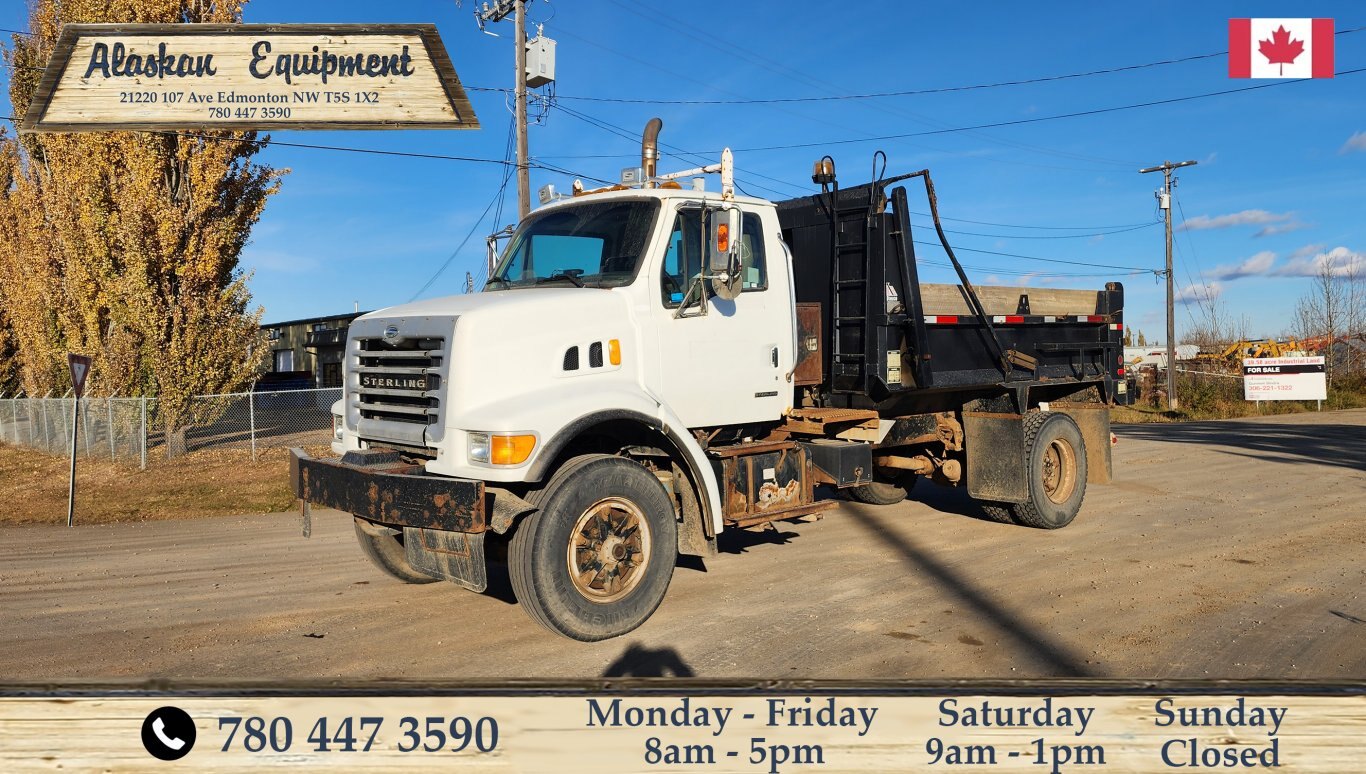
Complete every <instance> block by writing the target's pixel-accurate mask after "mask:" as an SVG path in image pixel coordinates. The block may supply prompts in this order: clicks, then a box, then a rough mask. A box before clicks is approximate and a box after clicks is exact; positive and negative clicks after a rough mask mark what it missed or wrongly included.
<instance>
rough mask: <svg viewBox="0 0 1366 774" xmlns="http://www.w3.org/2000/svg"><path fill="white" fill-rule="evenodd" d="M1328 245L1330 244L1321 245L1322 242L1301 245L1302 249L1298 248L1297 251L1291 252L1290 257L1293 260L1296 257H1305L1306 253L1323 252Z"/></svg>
mask: <svg viewBox="0 0 1366 774" xmlns="http://www.w3.org/2000/svg"><path fill="white" fill-rule="evenodd" d="M1326 247H1328V245H1321V244H1312V245H1305V246H1304V247H1301V248H1300V249H1298V250H1296V251H1295V252H1293V253H1291V254H1290V258H1291V260H1294V259H1295V258H1303V257H1305V256H1306V255H1314V254H1315V253H1321V252H1323V250H1324V248H1326Z"/></svg>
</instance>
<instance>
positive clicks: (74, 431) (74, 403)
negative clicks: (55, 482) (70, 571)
mask: <svg viewBox="0 0 1366 774" xmlns="http://www.w3.org/2000/svg"><path fill="white" fill-rule="evenodd" d="M66 365H67V368H70V369H71V394H72V397H71V485H70V487H69V488H68V490H67V495H66V526H68V527H71V526H75V516H76V438H77V437H78V436H79V435H80V433H79V432H78V429H79V426H80V421H81V412H80V408H81V394H82V393H83V392H85V378H86V377H87V376H89V375H90V358H88V357H86V356H85V355H75V354H68V355H67V356H66ZM89 448H90V447H89V446H88V445H87V446H86V449H87V451H88V450H89Z"/></svg>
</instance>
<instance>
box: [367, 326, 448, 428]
mask: <svg viewBox="0 0 1366 774" xmlns="http://www.w3.org/2000/svg"><path fill="white" fill-rule="evenodd" d="M357 344H358V346H357V349H356V352H355V356H356V361H355V363H354V372H355V374H356V377H357V384H358V385H359V386H358V387H357V390H356V393H357V395H358V397H359V399H360V415H361V418H362V419H379V420H384V421H388V422H408V423H411V424H417V425H435V424H438V423H439V422H440V414H441V398H440V395H441V376H440V374H439V371H440V370H441V366H442V365H443V363H444V358H445V356H446V352H445V345H446V340H445V339H442V338H421V339H405V340H402V341H398V342H395V343H392V344H391V343H389V342H387V341H385V340H384V339H378V338H362V339H358V340H357Z"/></svg>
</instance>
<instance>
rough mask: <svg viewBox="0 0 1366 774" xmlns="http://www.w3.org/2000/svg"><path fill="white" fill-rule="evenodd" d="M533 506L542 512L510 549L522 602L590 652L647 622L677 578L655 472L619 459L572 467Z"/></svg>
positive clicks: (674, 540)
mask: <svg viewBox="0 0 1366 774" xmlns="http://www.w3.org/2000/svg"><path fill="white" fill-rule="evenodd" d="M529 499H530V501H531V503H532V504H533V505H536V506H537V508H538V510H537V511H536V512H535V513H532V514H531V515H530V516H528V517H527V518H526V519H525V520H523V521H522V523H521V524H520V525H518V527H517V531H516V532H515V533H514V534H513V536H512V542H511V544H509V546H508V575H509V577H510V579H511V581H512V590H513V592H514V593H515V594H516V595H517V601H518V602H520V603H521V604H522V606H523V607H524V608H525V609H526V611H527V613H528V614H530V616H531V617H532V619H534V620H535V621H536V622H537V623H539V624H541V625H542V626H544V627H545V628H547V629H549V630H550V631H552V632H555V633H556V634H560V635H563V636H565V637H569V638H571V639H575V640H579V641H581V642H591V641H594V640H604V639H607V638H609V637H618V636H620V635H623V634H625V633H627V632H629V631H631V630H632V629H635V628H636V627H637V626H640V625H641V624H642V623H644V622H645V619H647V618H649V617H650V615H651V614H652V613H654V611H655V609H656V608H658V607H659V603H660V602H661V601H663V599H664V592H665V591H667V590H668V588H669V581H670V580H671V579H672V578H673V571H674V560H675V558H676V554H677V548H678V533H677V530H678V526H677V523H676V522H675V520H674V508H673V503H671V502H670V500H669V495H668V494H667V493H666V492H665V491H664V487H663V486H662V485H661V484H660V483H659V479H657V478H655V477H654V475H652V474H651V473H650V472H649V471H647V470H646V469H645V468H644V467H642V466H640V465H639V464H637V463H635V462H632V461H630V460H628V459H625V458H622V457H613V456H611V455H607V454H589V455H584V456H582V457H575V458H574V459H572V460H570V461H569V462H567V463H565V464H564V465H563V466H562V467H561V468H560V469H559V470H558V471H557V472H556V473H555V475H553V476H551V478H550V481H549V482H548V483H547V484H546V486H545V488H544V489H541V490H539V491H537V492H534V493H533V494H532V495H531V496H530V498H529Z"/></svg>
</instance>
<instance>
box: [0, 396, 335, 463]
mask: <svg viewBox="0 0 1366 774" xmlns="http://www.w3.org/2000/svg"><path fill="white" fill-rule="evenodd" d="M341 396H342V390H341V388H340V387H331V388H324V389H313V390H282V391H265V392H242V393H234V394H228V395H200V396H197V397H195V398H193V399H192V400H191V402H190V407H189V412H188V414H189V416H190V418H191V421H190V422H189V424H188V426H187V427H186V428H185V431H184V451H185V452H187V453H193V452H196V451H203V450H207V449H250V450H251V451H252V454H253V456H254V455H255V454H256V452H257V451H259V450H261V449H270V448H284V447H289V446H314V445H323V444H327V443H330V442H331V441H332V412H331V408H332V404H333V403H334V402H336V401H337V400H340V399H341ZM73 410H74V400H73V399H72V398H0V443H6V444H10V445H13V446H18V447H23V448H28V449H34V450H37V451H42V452H45V453H48V454H58V455H66V454H69V453H70V452H71V435H72V428H73V426H75V427H77V437H76V453H77V454H78V455H81V456H84V457H87V458H94V457H106V456H107V457H109V458H110V459H112V460H124V461H129V462H134V463H137V464H138V465H140V466H141V467H144V468H145V467H146V466H147V457H148V455H149V454H159V453H164V451H165V449H164V447H165V445H166V441H167V439H166V432H165V427H164V426H163V423H162V421H161V418H160V415H159V413H158V411H157V401H156V399H155V398H117V397H112V398H100V397H86V398H82V399H81V402H80V413H81V415H80V422H79V423H78V424H73V416H72V412H73Z"/></svg>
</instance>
